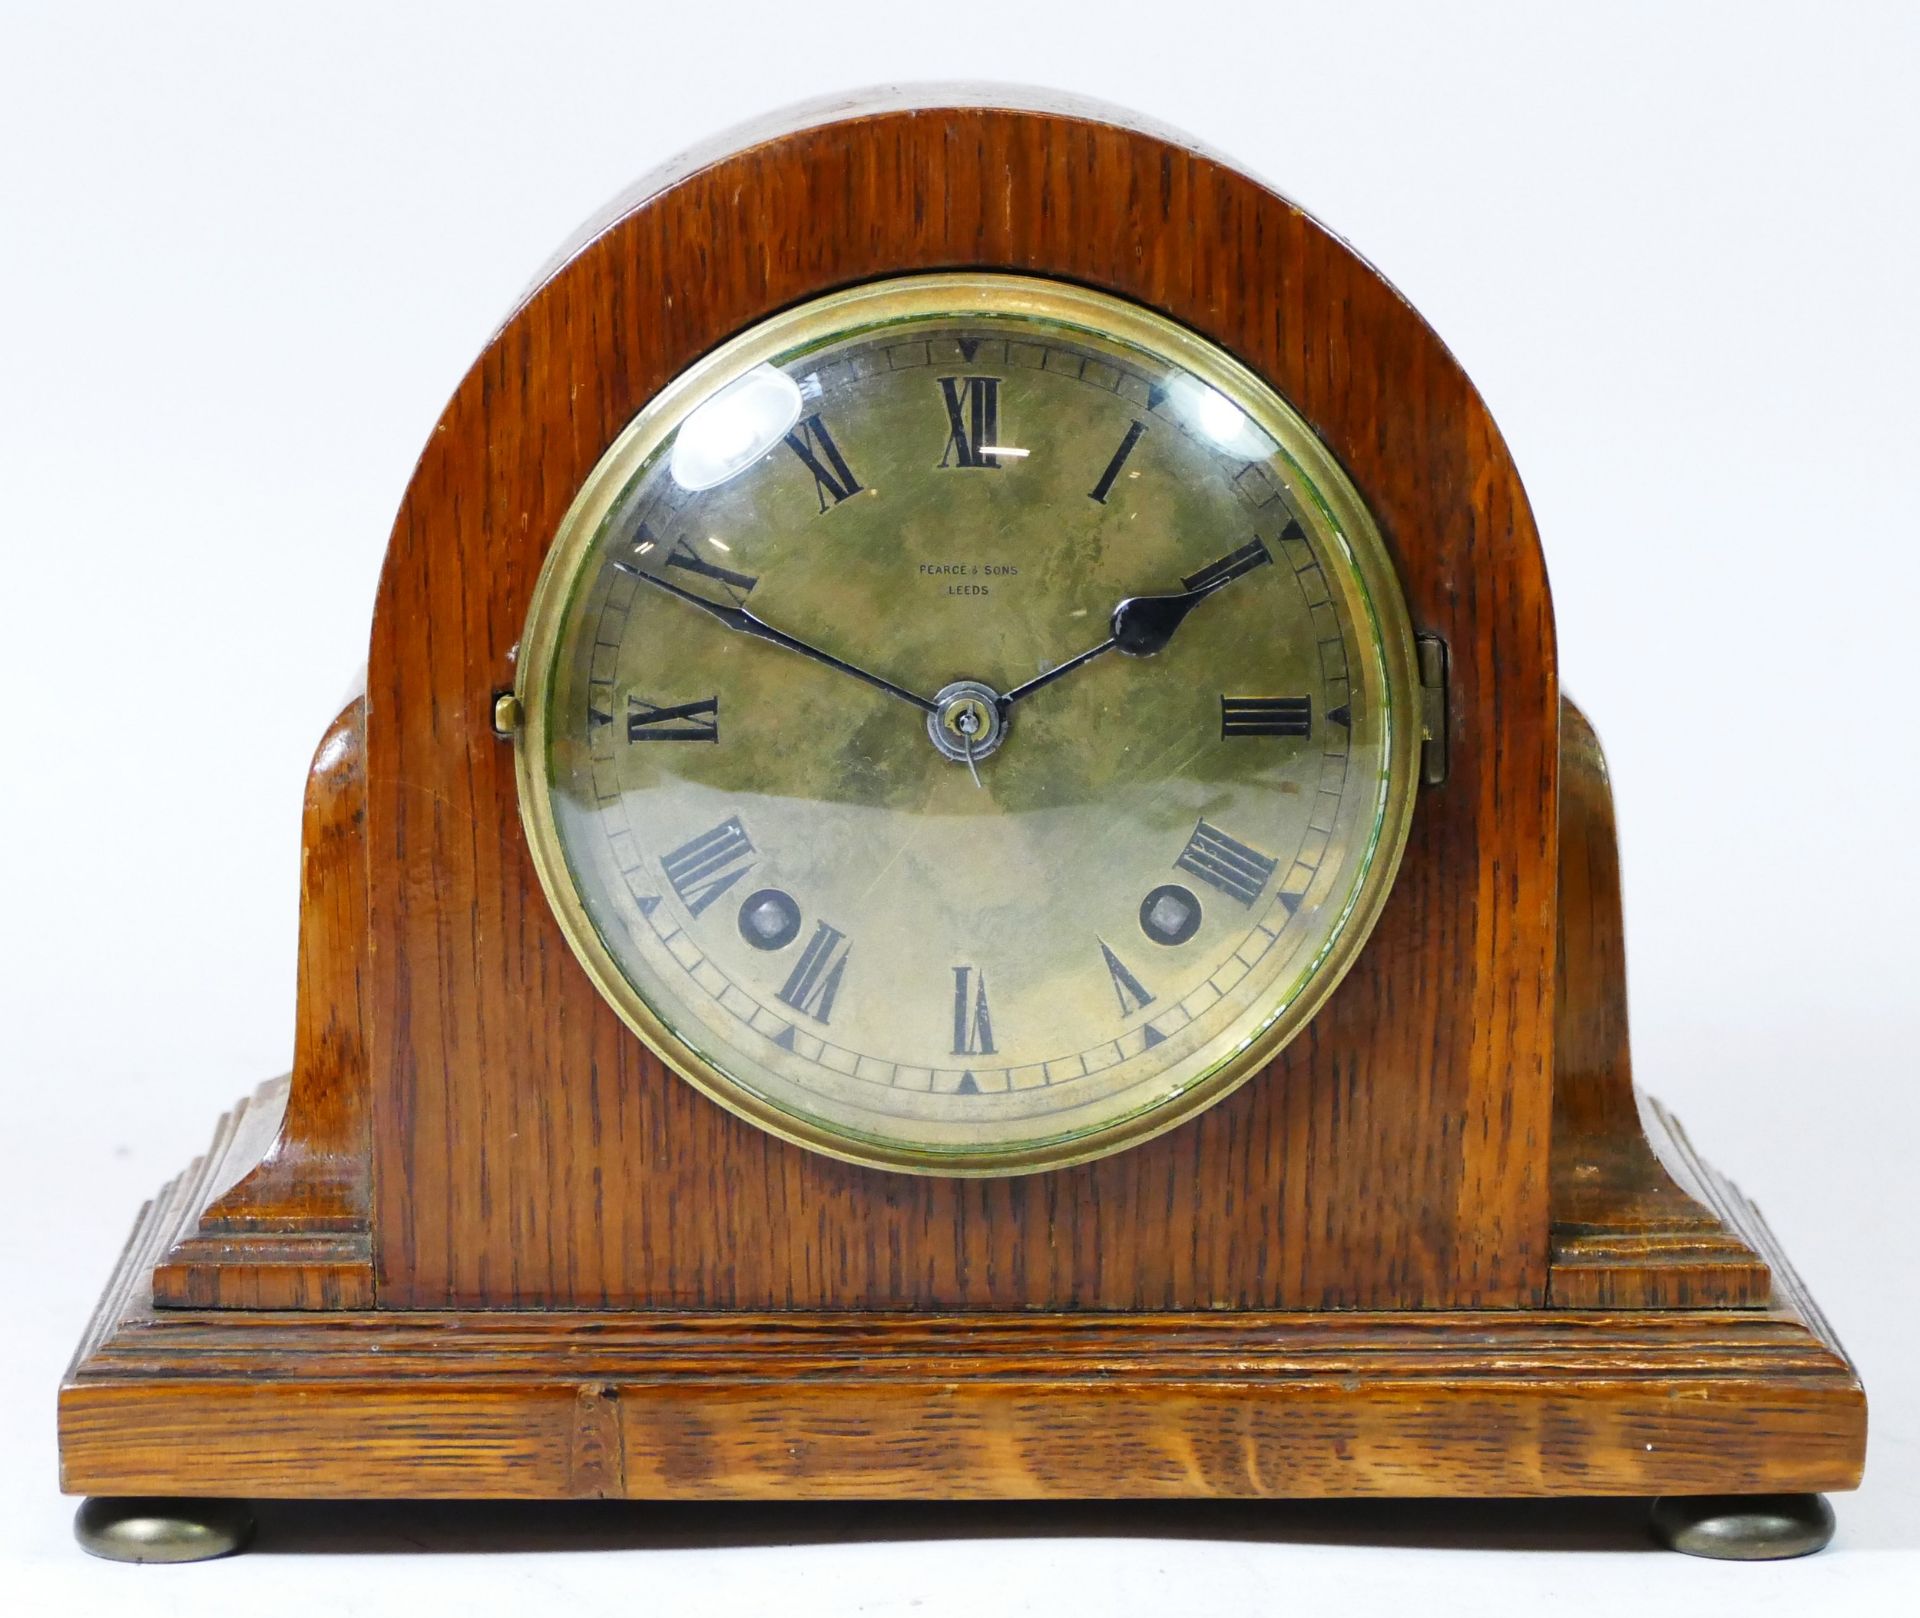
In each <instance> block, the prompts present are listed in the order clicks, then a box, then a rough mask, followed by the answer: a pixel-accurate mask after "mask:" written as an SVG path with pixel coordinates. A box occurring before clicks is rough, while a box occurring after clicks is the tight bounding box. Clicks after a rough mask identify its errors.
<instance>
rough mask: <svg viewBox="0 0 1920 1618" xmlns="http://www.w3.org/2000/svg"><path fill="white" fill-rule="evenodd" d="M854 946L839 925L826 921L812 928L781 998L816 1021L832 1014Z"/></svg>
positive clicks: (827, 1017) (782, 990)
mask: <svg viewBox="0 0 1920 1618" xmlns="http://www.w3.org/2000/svg"><path fill="white" fill-rule="evenodd" d="M852 953H853V946H852V945H851V944H849V943H848V942H847V936H846V934H845V933H843V932H841V931H840V930H839V929H838V928H835V927H829V926H828V925H827V924H826V923H825V922H824V921H823V922H821V923H820V924H819V925H818V926H816V927H815V928H814V929H813V937H811V938H809V939H808V940H807V947H806V949H805V950H804V951H802V953H801V956H800V959H799V960H798V961H796V962H795V963H794V968H793V971H792V972H791V973H789V974H788V977H787V981H786V983H785V984H784V985H783V986H782V988H781V990H780V998H781V999H782V1000H784V1001H786V1003H787V1004H788V1005H790V1006H792V1007H793V1009H794V1010H795V1011H800V1012H804V1013H806V1015H807V1016H809V1017H811V1018H813V1020H814V1021H815V1022H821V1023H824V1022H827V1021H830V1020H831V1019H832V1017H833V1002H834V997H835V996H836V995H838V994H839V993H840V979H841V977H842V976H843V975H844V974H845V972H846V970H847V957H848V956H849V955H851V954H852Z"/></svg>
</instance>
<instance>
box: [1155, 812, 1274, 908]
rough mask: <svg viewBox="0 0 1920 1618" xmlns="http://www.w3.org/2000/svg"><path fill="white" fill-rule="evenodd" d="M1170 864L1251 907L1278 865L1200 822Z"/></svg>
mask: <svg viewBox="0 0 1920 1618" xmlns="http://www.w3.org/2000/svg"><path fill="white" fill-rule="evenodd" d="M1173 863H1174V864H1175V865H1177V866H1178V867H1179V868H1180V869H1181V870H1183V871H1190V872H1192V873H1193V875H1195V876H1197V877H1198V878H1199V879H1200V880H1201V881H1202V882H1204V883H1206V884H1207V886H1208V887H1210V888H1216V889H1218V890H1219V891H1220V892H1221V893H1224V894H1225V895H1226V896H1227V897H1228V898H1230V899H1238V900H1239V901H1240V903H1242V904H1243V905H1251V904H1252V903H1253V901H1254V900H1255V899H1257V898H1259V897H1260V890H1261V889H1262V888H1264V887H1265V886H1266V885H1267V879H1268V878H1269V877H1271V876H1272V875H1273V871H1274V867H1275V866H1276V865H1278V864H1279V863H1280V862H1279V861H1278V860H1270V859H1268V858H1267V856H1266V855H1264V854H1262V853H1261V852H1260V851H1259V850H1258V849H1252V848H1248V847H1247V845H1246V844H1245V843H1242V842H1236V841H1235V840H1234V839H1233V838H1231V837H1229V836H1228V835H1227V834H1226V833H1225V832H1223V831H1222V830H1221V829H1220V828H1219V827H1218V826H1210V825H1208V824H1207V823H1206V821H1204V820H1203V821H1201V822H1200V824H1199V825H1197V826H1195V827H1194V829H1193V835H1192V836H1191V837H1189V838H1188V839H1187V846H1186V847H1185V848H1184V849H1182V850H1181V851H1180V857H1179V858H1178V859H1177V860H1175V861H1174V862H1173Z"/></svg>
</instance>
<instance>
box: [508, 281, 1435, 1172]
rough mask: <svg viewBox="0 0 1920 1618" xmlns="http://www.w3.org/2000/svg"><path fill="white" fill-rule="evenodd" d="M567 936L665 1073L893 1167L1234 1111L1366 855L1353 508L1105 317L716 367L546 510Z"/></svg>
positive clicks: (1411, 701) (918, 322)
mask: <svg viewBox="0 0 1920 1618" xmlns="http://www.w3.org/2000/svg"><path fill="white" fill-rule="evenodd" d="M521 667H522V677H521V690H520V692H519V695H520V697H521V703H522V709H523V711H524V713H525V715H526V725H525V729H524V731H523V732H522V734H521V736H520V738H519V747H520V758H519V766H520V782H521V804H522V811H523V819H524V822H525V824H526V827H527V829H528V833H529V837H530V841H531V844H532V848H533V851H534V854H535V858H536V862H537V864H538V865H539V868H540V872H541V877H542V881H543V883H544V885H545V888H546V891H547V893H548V896H549V898H550V899H551V901H552V903H553V906H554V910H555V913H556V915H557V916H558V917H559V919H560V921H561V923H562V926H563V928H564V930H565V931H566V933H567V936H568V938H569V941H570V942H571V944H572V945H573V947H574V949H575V951H576V953H577V954H578V955H579V957H580V959H581V961H582V963H583V964H584V965H585V966H586V968H587V970H588V971H589V972H590V973H591V974H592V975H593V977H594V979H595V981H596V983H597V984H598V985H599V987H600V989H601V990H602V992H603V993H604V994H605V995H606V997H607V998H608V1000H609V1001H610V1002H611V1003H612V1004H613V1006H614V1007H615V1008H616V1009H617V1010H618V1011H619V1012H620V1013H621V1015H622V1016H624V1017H625V1018H626V1020H627V1021H628V1022H629V1023H630V1024H631V1025H632V1027H633V1028H634V1029H635V1030H636V1032H638V1033H639V1034H640V1035H641V1036H642V1037H643V1038H644V1039H646V1040H647V1041H648V1043H649V1044H651V1045H652V1046H653V1047H654V1048H655V1049H656V1050H657V1051H658V1052H659V1053H660V1054H661V1055H662V1056H663V1057H664V1058H665V1059H666V1060H667V1061H668V1062H669V1063H670V1064H671V1065H672V1066H674V1067H675V1068H676V1069H677V1070H678V1071H679V1072H680V1073H681V1074H683V1075H684V1076H685V1077H686V1078H688V1079H689V1080H691V1081H692V1082H693V1083H695V1084H697V1085H699V1086H700V1087H701V1088H702V1089H704V1090H706V1091H707V1092H708V1093H709V1094H710V1095H712V1096H713V1097H714V1098H715V1099H716V1100H718V1101H720V1102H722V1103H723V1104H725V1105H727V1106H730V1107H732V1108H734V1109H735V1110H736V1111H739V1112H741V1113H743V1114H745V1115H746V1116H748V1117H749V1118H751V1119H752V1120H753V1121H755V1122H756V1123H758V1124H760V1125H762V1126H763V1127H765V1128H767V1129H770V1130H772V1131H774V1132H776V1133H778V1134H780V1135H783V1136H785V1137H786V1138H788V1139H791V1140H795V1141H798V1142H800V1143H801V1144H804V1145H807V1146H810V1147H813V1148H816V1149H818V1150H822V1151H826V1152H830V1153H833V1154H835V1155H838V1156H842V1157H848V1158H852V1159H856V1160H859V1161H862V1162H867V1163H872V1164H877V1165H881V1166H885V1167H892V1168H901V1169H912V1170H917V1171H921V1172H930V1173H950V1174H987V1173H1013V1172H1021V1171H1027V1170H1032V1169H1036V1168H1043V1167H1049V1166H1055V1165H1058V1164H1061V1163H1067V1162H1073V1161H1078V1160H1081V1159H1084V1158H1088V1157H1092V1156H1096V1155H1099V1154H1101V1153H1103V1152H1108V1151H1113V1150H1117V1149H1119V1148H1120V1147H1122V1146H1125V1145H1128V1144H1131V1143H1133V1142H1136V1141H1138V1140H1140V1139H1143V1138H1145V1137H1146V1136H1148V1135H1151V1134H1154V1133H1157V1132H1159V1131H1160V1130H1162V1129H1165V1128H1168V1127H1171V1126H1172V1125H1173V1124H1175V1123H1177V1122H1179V1121H1180V1120H1181V1119H1182V1118H1184V1117H1186V1116H1188V1115H1190V1114H1191V1113H1192V1112H1194V1111H1195V1110H1197V1109H1198V1108H1200V1107H1202V1106H1205V1105H1207V1104H1208V1103H1210V1102H1212V1101H1214V1100H1217V1099H1218V1098H1219V1097H1220V1096H1221V1095H1223V1094H1225V1093H1226V1092H1227V1090H1229V1089H1231V1088H1232V1087H1233V1086H1234V1085H1236V1084H1237V1083H1239V1082H1241V1081H1242V1080H1244V1079H1245V1078H1247V1077H1249V1076H1250V1075H1251V1074H1253V1073H1254V1072H1256V1071H1257V1070H1258V1068H1259V1066H1260V1065H1261V1064H1262V1063H1263V1062H1264V1061H1265V1060H1266V1059H1267V1058H1268V1057H1270V1056H1271V1055H1272V1054H1273V1052H1274V1051H1275V1050H1277V1049H1278V1048H1279V1046H1280V1045H1281V1044H1282V1043H1284V1041H1285V1040H1286V1039H1287V1038H1289V1037H1290V1036H1291V1035H1292V1034H1294V1033H1296V1032H1297V1031H1298V1030H1299V1028H1300V1027H1301V1026H1302V1024H1303V1023H1304V1022H1305V1020H1306V1019H1307V1018H1308V1017H1309V1016H1310V1015H1311V1014H1312V1012H1313V1011H1314V1010H1315V1009H1316V1008H1317V1007H1318V1005H1319V1004H1320V1002H1321V1001H1322V1000H1323V999H1324V997H1325V995H1326V994H1327V993H1328V992H1329V991H1330V990H1331V988H1332V987H1333V985H1334V983H1336V982H1337V981H1338V979H1339V977H1340V975H1341V974H1342V972H1343V971H1344V970H1345V968H1346V966H1347V965H1348V964H1349V963H1350V962H1351V960H1352V958H1353V956H1354V954H1355V952H1356V951H1357V950H1358V948H1359V947H1360V945H1361V943H1362V942H1363V940H1364V938H1365V935H1366V932H1367V930H1368V929H1369V927H1370V926H1371V924H1372V921H1373V919H1374V917H1375V915H1376V914H1377V912H1378V909H1379V906H1380V903H1381V902H1382V900H1383V899H1384V897H1385V893H1386V890H1387V887H1388V885H1389V884H1390V882H1391V880H1392V876H1393V871H1394V868H1395V866H1396V864H1397V861H1398V858H1399V854H1400V849H1401V846H1402V843H1403V841H1404V838H1405V833H1406V825H1407V819H1408V811H1409V808H1410V802H1411V798H1412V795H1413V791H1414V785H1413V782H1414V769H1413V764H1414V759H1415V755H1416V748H1417V734H1416V732H1417V719H1416V717H1415V707H1416V703H1415V690H1416V682H1415V676H1414V673H1413V667H1414V662H1413V646H1412V635H1411V631H1410V628H1409V625H1408V621H1407V615H1406V609H1405V606H1404V604H1403V602H1402V599H1401V596H1400V593H1399V588H1398V585H1397V582H1396V580H1395V578H1394V575H1393V571H1392V568H1391V566H1390V564H1389V562H1388V559H1387V557H1386V554H1385V551H1384V548H1383V546H1382V544H1381V541H1380V539H1379V536H1378V534H1377V532H1376V530H1375V528H1374V525H1373V523H1372V521H1371V519H1370V518H1369V516H1368V514H1367V512H1366V510H1365V508H1364V506H1363V505H1362V503H1361V501H1360V499H1359V497H1358V496H1357V494H1356V493H1355V491H1354V490H1353V489H1352V487H1351V485H1350V484H1349V483H1348V482H1347V480H1346V479H1345V477H1344V475H1343V474H1342V473H1341V472H1340V470H1339V468H1338V467H1337V466H1336V465H1335V464H1334V463H1333V462H1332V461H1331V459H1330V458H1329V457H1328V455H1327V454H1326V452H1325V451H1324V450H1323V449H1322V447H1321V446H1320V444H1319V442H1318V440H1317V439H1315V437H1314V436H1313V434H1312V432H1311V431H1310V429H1308V428H1307V427H1306V425H1305V424H1304V423H1303V422H1302V421H1301V420H1300V419H1299V417H1298V416H1296V415H1295V414H1294V413H1293V412H1292V411H1291V410H1290V409H1289V408H1288V407H1287V406H1286V405H1285V404H1284V403H1283V402H1282V401H1281V400H1280V399H1279V398H1278V397H1277V396H1276V395H1275V394H1273V393H1272V392H1271V391H1270V390H1269V389H1267V388H1266V387H1265V386H1264V384H1262V383H1261V382H1260V381H1259V380H1258V379H1257V378H1255V377H1254V376H1253V375H1252V374H1251V373H1250V372H1248V371H1247V370H1245V369H1244V368H1242V367H1241V366H1239V365H1238V364H1237V363H1235V362H1234V361H1233V360H1231V359H1230V358H1228V357H1227V356H1226V355H1225V354H1223V353H1221V352H1220V351H1219V350H1217V349H1215V348H1213V347H1211V346H1210V345H1208V344H1207V343H1205V342H1204V341H1202V340H1201V339H1199V338H1197V337H1196V336H1194V335H1193V334H1191V333H1190V332H1188V331H1186V330H1185V329H1184V328H1181V327H1178V326H1175V325H1173V324H1171V323H1169V322H1167V321H1165V320H1162V319H1160V318H1158V317H1156V316H1153V315H1150V314H1148V313H1146V312H1145V311H1143V310H1141V309H1139V308H1137V307H1136V306H1134V305H1131V304H1127V303H1123V302H1120V301H1118V300H1115V299H1112V298H1109V297H1106V296H1104V295H1098V294H1094V293H1091V292H1086V291H1083V290H1080V289H1077V288H1070V287H1066V286H1062V285H1058V284H1054V283H1049V282H1042V281H1034V280H1028V279H1022V278H1016V277H1005V276H987V275H964V276H956V275H938V276H916V277H913V278H911V279H903V280H896V281H891V282H883V283H878V284H875V285H870V286H866V287H862V288H859V289H856V290H854V291H851V292H846V293H840V294H836V295H834V296H832V297H829V298H826V299H823V300H820V301H819V302H816V303H813V304H809V305H805V306H802V307H801V308H799V309H796V310H794V311H791V312H789V313H787V314H784V315H781V316H778V317H776V318H775V319H773V320H771V321H769V322H767V323H765V324H764V325H762V326H759V327H757V328H755V329H753V330H752V331H749V332H748V333H746V334H744V335H743V336H742V337H740V338H738V339H736V340H735V341H734V342H732V343H730V344H728V345H727V346H726V347H724V348H722V349H720V350H718V351H717V352H716V353H714V354H713V355H711V356H710V357H709V358H708V359H707V360H705V361H703V362H701V364H699V365H698V366H696V367H695V368H694V369H693V370H691V371H689V372H688V373H686V374H685V375H683V376H682V377H681V378H679V379H678V380H677V381H676V382H675V383H673V384H672V385H671V386H670V387H669V388H667V389H666V390H665V391H664V392H663V393H662V394H661V395H660V396H658V397H657V398H656V399H655V400H654V401H653V402H652V403H651V404H650V405H649V406H648V407H647V408H646V410H644V411H643V412H642V413H641V415H640V416H639V417H638V418H636V419H635V421H634V422H633V423H632V425H631V426H630V427H629V428H628V430H627V432H626V433H625V434H624V435H623V436H622V437H621V438H620V440H619V441H618V442H616V444H615V445H614V446H613V448H612V449H611V450H610V451H609V452H608V453H607V455H606V456H605V457H604V458H603V460H602V461H601V463H600V465H599V467H598V468H597V469H596V470H595V472H594V474H593V475H592V477H591V478H590V479H589V481H588V482H587V484H586V485H585V487H584V488H583V489H582V490H581V492H580V494H579V496H578V498H577V499H576V500H575V502H574V504H573V507H572V509H571V511H570V512H569V514H568V516H567V518H566V520H565V522H564V524H563V526H562V528H561V531H560V533H559V535H558V537H557V538H556V540H555V543H554V545H553V548H552V550H551V551H550V553H549V556H548V560H547V563H546V567H545V570H544V572H543V574H542V576H541V579H540V582H539V586H538V589H537V591H536V596H535V601H534V606H533V610H532V615H531V618H530V621H529V627H528V634H527V638H526V641H525V644H524V646H523V650H522V657H521Z"/></svg>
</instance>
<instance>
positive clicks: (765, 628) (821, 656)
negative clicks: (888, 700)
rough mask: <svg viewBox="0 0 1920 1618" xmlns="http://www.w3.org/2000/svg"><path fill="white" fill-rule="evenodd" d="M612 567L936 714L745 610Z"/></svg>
mask: <svg viewBox="0 0 1920 1618" xmlns="http://www.w3.org/2000/svg"><path fill="white" fill-rule="evenodd" d="M613 565H614V567H615V568H617V569H618V570H619V571H620V572H622V573H630V574H632V575H633V577H634V578H636V579H644V580H646V582H647V583H648V584H651V585H652V586H653V587H654V588H655V589H656V590H664V591H666V593H667V594H668V595H670V596H678V597H679V598H680V599H681V600H682V601H685V602H688V603H689V604H690V605H692V606H696V607H698V608H699V609H700V610H701V611H702V612H704V613H707V614H709V615H710V616H712V617H714V618H718V619H719V620H720V622H721V623H723V624H725V625H726V626H727V628H729V629H736V630H738V631H739V632H740V633H741V634H743V635H752V636H754V637H755V638H756V639H758V640H764V641H771V642H772V643H773V644H774V645H775V646H784V647H786V648H787V650H788V651H790V652H798V653H799V654H800V655H801V656H802V657H810V658H812V659H813V660H814V662H816V663H824V664H826V666H827V667H828V668H830V669H838V670H839V671H840V672H841V673H842V674H851V675H852V676H853V677H854V678H855V679H856V680H864V681H866V683H867V684H868V685H870V686H872V687H874V688H875V689H876V690H879V691H884V692H886V694H887V695H888V696H890V697H898V698H899V699H900V700H901V701H902V702H908V703H911V704H913V706H914V707H916V708H918V709H919V710H920V711H921V712H922V713H933V712H934V711H935V708H934V705H933V704H932V703H931V702H929V701H927V699H926V698H925V697H917V696H915V695H914V694H913V693H912V692H911V691H909V690H907V689H906V688H905V687H904V686H898V685H895V684H894V683H893V681H891V680H883V679H882V678H881V677H880V676H879V675H877V674H869V673H868V672H867V671H866V670H865V669H860V668H855V667H854V666H853V665H852V664H851V663H848V662H846V661H844V660H843V659H841V658H838V657H835V656H834V655H833V653H831V652H823V651H821V650H820V648H819V647H818V646H809V645H808V644H807V643H806V642H805V641H803V640H801V639H799V638H798V637H797V636H794V635H789V634H788V633H787V632H786V631H785V630H784V629H775V628H774V627H773V625H772V624H770V623H767V622H766V621H765V620H764V619H760V618H756V617H754V615H753V614H752V613H750V612H748V611H747V609H746V608H745V607H735V606H731V605H722V604H721V603H720V602H718V601H709V600H708V599H707V598H706V597H705V596H703V595H696V594H695V593H694V592H693V591H691V590H688V589H684V588H682V587H681V586H680V585H677V584H674V583H671V582H670V581H669V580H666V579H663V578H661V577H660V575H659V574H657V573H649V572H647V571H646V569H644V568H638V567H635V566H634V565H633V564H632V563H631V562H615V563H614V564H613Z"/></svg>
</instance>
